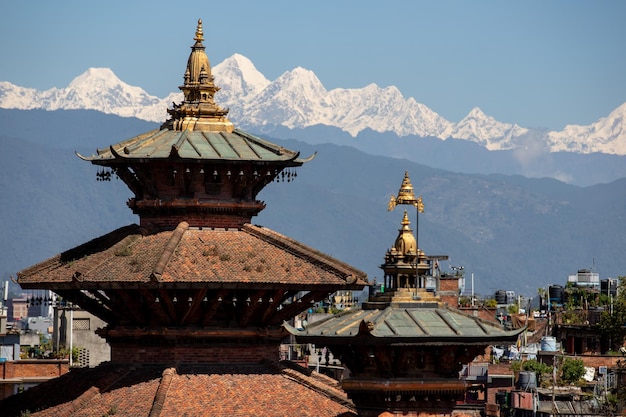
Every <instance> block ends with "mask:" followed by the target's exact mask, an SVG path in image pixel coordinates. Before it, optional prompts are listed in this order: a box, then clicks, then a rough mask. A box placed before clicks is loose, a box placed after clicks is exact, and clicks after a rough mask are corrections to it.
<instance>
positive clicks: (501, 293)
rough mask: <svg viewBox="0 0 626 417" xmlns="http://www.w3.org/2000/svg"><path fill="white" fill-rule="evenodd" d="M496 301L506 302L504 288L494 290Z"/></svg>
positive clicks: (499, 302)
mask: <svg viewBox="0 0 626 417" xmlns="http://www.w3.org/2000/svg"><path fill="white" fill-rule="evenodd" d="M496 303H498V304H506V291H504V290H498V291H496Z"/></svg>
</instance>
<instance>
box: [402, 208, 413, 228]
mask: <svg viewBox="0 0 626 417" xmlns="http://www.w3.org/2000/svg"><path fill="white" fill-rule="evenodd" d="M409 224H411V222H410V221H409V213H407V212H406V210H404V217H403V218H402V226H408V225H409Z"/></svg>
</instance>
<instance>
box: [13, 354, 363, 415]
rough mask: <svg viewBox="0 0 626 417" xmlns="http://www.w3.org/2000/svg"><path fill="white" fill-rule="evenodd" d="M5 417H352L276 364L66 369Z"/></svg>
mask: <svg viewBox="0 0 626 417" xmlns="http://www.w3.org/2000/svg"><path fill="white" fill-rule="evenodd" d="M0 408H1V409H2V410H3V414H2V415H4V416H7V417H10V416H19V415H20V414H21V413H23V412H24V411H25V410H29V411H30V413H31V414H30V415H32V416H37V417H44V416H54V417H57V416H70V415H71V416H94V415H98V416H100V415H114V414H115V415H129V416H130V415H132V416H150V417H158V416H184V415H207V416H251V415H258V416H261V415H262V416H267V417H271V416H303V417H307V416H311V417H313V416H316V417H323V416H333V417H338V416H343V417H348V416H356V413H355V408H354V406H353V404H352V403H351V402H350V400H348V398H347V396H346V394H345V393H343V392H342V391H340V390H339V389H337V387H336V381H334V380H332V379H330V378H327V377H323V376H320V375H319V374H316V373H313V375H307V374H306V373H300V372H298V371H296V370H294V369H289V368H286V367H284V366H281V365H279V364H250V365H228V364H226V365H187V366H180V367H178V368H176V367H167V366H145V367H136V368H133V367H128V366H123V365H114V364H110V363H108V364H103V365H100V366H99V367H96V368H92V369H88V368H85V369H80V370H72V372H70V373H68V374H66V375H64V376H62V377H60V378H57V379H55V380H53V381H50V382H47V383H44V384H41V385H38V386H36V387H34V388H31V389H30V390H28V391H25V392H24V393H22V394H18V395H14V396H12V397H9V398H7V399H6V400H4V401H2V402H0Z"/></svg>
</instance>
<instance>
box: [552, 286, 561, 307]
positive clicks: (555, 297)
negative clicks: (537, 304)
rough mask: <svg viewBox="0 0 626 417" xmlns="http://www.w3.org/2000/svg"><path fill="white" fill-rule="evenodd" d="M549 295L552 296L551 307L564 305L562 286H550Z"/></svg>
mask: <svg viewBox="0 0 626 417" xmlns="http://www.w3.org/2000/svg"><path fill="white" fill-rule="evenodd" d="M548 294H549V295H550V305H552V304H557V305H561V304H563V287H562V286H560V285H550V287H549V288H548Z"/></svg>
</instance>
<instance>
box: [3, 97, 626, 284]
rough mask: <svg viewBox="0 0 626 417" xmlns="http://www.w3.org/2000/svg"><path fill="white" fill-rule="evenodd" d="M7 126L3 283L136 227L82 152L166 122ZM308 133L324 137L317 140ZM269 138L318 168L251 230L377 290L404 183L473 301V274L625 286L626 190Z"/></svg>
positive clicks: (279, 197) (9, 119) (75, 119)
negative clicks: (319, 257) (597, 280)
mask: <svg viewBox="0 0 626 417" xmlns="http://www.w3.org/2000/svg"><path fill="white" fill-rule="evenodd" d="M0 126H2V127H3V128H2V130H0V145H1V146H2V149H3V152H2V153H0V195H2V197H3V199H2V206H0V207H1V208H0V213H2V215H1V216H0V230H1V231H2V233H0V277H1V278H4V279H6V278H8V276H9V275H15V273H16V272H17V271H19V270H21V269H23V268H26V267H28V266H30V265H33V264H35V263H37V262H40V261H43V260H45V259H47V258H49V257H51V256H53V255H55V254H57V253H60V252H61V251H64V250H67V249H69V248H72V247H74V246H76V245H78V244H80V243H83V242H86V241H88V240H90V239H93V238H95V237H97V236H100V235H103V234H105V233H107V232H109V231H111V230H113V229H115V228H118V227H121V226H124V225H127V224H130V223H135V222H137V221H138V219H137V218H136V216H134V215H133V214H132V212H131V211H130V210H129V209H128V207H127V206H126V201H127V200H128V198H129V197H130V196H131V193H130V191H129V190H128V189H127V188H126V186H125V185H124V184H123V183H122V182H121V181H119V180H116V179H113V180H112V181H111V182H97V181H96V179H97V176H96V173H97V167H95V166H93V165H91V164H89V163H87V162H85V161H83V160H81V159H79V158H77V157H76V156H75V155H74V151H78V152H80V153H82V154H90V153H92V152H94V151H95V150H96V149H97V148H102V147H106V146H107V145H110V144H113V143H117V142H120V141H122V140H125V139H128V138H130V137H133V136H135V135H137V134H140V133H142V132H146V131H148V130H151V129H154V128H156V127H158V124H157V123H154V122H146V121H142V120H139V119H136V118H131V117H125V118H123V117H118V116H114V115H107V114H104V113H101V112H97V111H93V110H91V111H88V110H57V111H44V110H4V109H0ZM309 129H312V130H313V133H311V134H313V135H315V132H318V131H319V129H320V127H319V126H318V127H317V128H309ZM305 131H307V129H304V130H303V132H305ZM363 135H364V134H363V133H362V134H361V135H360V136H363ZM371 135H372V136H376V137H378V136H380V135H381V134H374V133H373V132H371ZM263 137H264V138H266V139H268V140H271V141H272V142H275V143H277V144H279V145H281V146H285V147H286V148H289V149H293V150H297V151H300V152H301V154H302V155H303V156H305V157H306V156H308V155H311V154H312V153H314V152H317V156H316V157H315V158H314V159H313V160H312V161H310V162H308V163H306V164H305V165H304V166H302V167H301V168H299V169H298V176H297V178H296V180H295V181H291V182H289V183H288V182H281V183H271V184H269V185H268V186H267V187H266V188H265V189H264V190H263V191H262V192H261V193H260V194H259V199H261V200H263V201H265V203H266V204H267V208H266V209H265V210H263V211H262V212H261V213H260V215H259V216H257V217H255V218H253V222H254V223H256V224H261V225H263V226H267V227H269V228H271V229H273V230H276V231H277V232H279V233H283V234H285V235H287V236H289V237H291V238H293V239H296V240H298V241H301V242H302V243H304V244H307V245H310V246H312V247H313V248H315V249H317V250H320V251H322V252H324V253H327V254H329V255H332V256H334V257H336V258H338V259H340V260H342V261H345V262H348V263H349V264H351V265H354V266H355V267H357V268H360V269H362V270H363V271H365V272H366V273H367V274H368V276H369V278H370V279H374V278H375V277H379V278H380V277H381V270H380V269H379V268H378V266H379V265H380V264H381V263H383V261H384V255H385V252H386V251H387V250H388V249H389V248H390V247H391V245H392V244H393V242H394V241H395V238H396V236H397V233H398V229H400V227H401V225H400V221H401V218H402V214H403V209H404V207H402V206H400V207H397V208H396V209H395V210H394V211H392V212H389V211H387V202H388V201H389V196H390V195H391V194H394V195H396V194H397V192H398V189H399V187H400V184H401V182H402V178H403V175H404V172H405V171H408V173H409V175H410V177H411V180H412V182H413V186H414V188H415V190H416V192H418V193H419V194H421V195H422V196H423V199H424V204H425V212H424V213H423V214H420V215H419V221H418V219H417V218H416V215H417V214H416V213H415V211H414V209H413V208H412V207H408V209H409V210H408V213H409V218H410V221H411V227H412V228H416V227H417V231H418V236H419V246H420V248H422V249H423V250H424V251H425V253H426V254H430V255H433V254H436V255H439V254H445V255H449V256H450V261H449V262H447V263H445V264H442V269H443V270H449V269H450V267H451V266H460V265H462V266H464V267H465V271H466V273H467V278H468V279H467V282H466V287H467V288H469V276H470V274H474V276H475V286H476V292H478V293H480V294H483V295H489V294H493V292H494V291H496V290H499V289H506V290H509V289H510V290H515V291H517V292H518V293H522V294H525V295H529V296H532V295H533V294H535V292H536V290H537V288H538V287H546V286H547V285H550V284H553V283H555V284H561V285H563V284H564V283H565V282H566V280H567V276H568V275H569V274H572V273H575V272H576V270H578V269H579V268H594V269H595V270H596V271H597V272H599V273H600V276H601V277H602V278H607V277H617V276H619V275H626V272H625V271H626V258H625V257H624V256H623V246H624V236H626V217H625V214H624V207H625V206H626V193H624V189H625V188H626V178H621V179H617V180H615V181H612V182H610V183H606V184H596V185H592V186H587V187H581V186H576V185H571V184H566V183H563V182H561V181H557V180H554V179H548V178H542V179H529V178H525V177H522V176H519V175H502V174H490V175H484V174H463V173H456V172H451V171H450V170H447V169H441V168H434V167H430V166H426V165H424V164H419V163H415V162H411V161H409V160H407V159H406V158H402V157H400V158H391V157H385V156H379V155H372V154H368V153H365V152H362V151H360V150H357V149H355V148H354V147H351V146H345V145H337V144H332V143H316V144H311V143H305V142H303V141H297V140H293V139H282V138H279V137H271V136H263ZM379 139H380V138H379ZM372 140H375V139H372ZM430 141H432V142H433V143H437V144H438V146H439V144H440V145H441V146H445V150H444V151H443V152H442V153H444V154H446V155H447V157H448V158H452V159H450V161H453V158H454V157H455V155H456V154H460V155H463V156H464V157H467V156H468V154H469V155H471V156H474V155H475V156H476V157H480V155H481V153H474V152H475V148H479V146H478V145H477V144H475V143H471V142H467V141H462V140H456V141H452V142H449V141H444V142H442V141H440V140H437V139H432V138H431V139H430ZM435 141H436V142H435ZM454 145H457V146H460V147H458V148H457V147H455V146H454ZM425 146H432V144H431V145H423V146H422V147H425ZM484 152H487V151H484ZM489 153H490V154H492V153H494V152H489ZM495 154H498V153H497V152H496V153H495ZM580 156H581V157H591V155H580ZM451 163H452V162H451Z"/></svg>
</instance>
